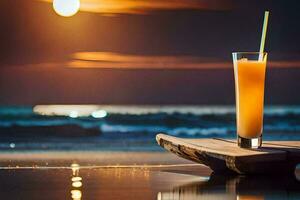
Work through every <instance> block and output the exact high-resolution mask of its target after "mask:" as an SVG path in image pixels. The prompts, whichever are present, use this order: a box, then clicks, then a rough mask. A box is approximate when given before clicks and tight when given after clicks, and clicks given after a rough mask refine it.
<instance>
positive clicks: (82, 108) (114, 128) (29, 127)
mask: <svg viewBox="0 0 300 200" xmlns="http://www.w3.org/2000/svg"><path fill="white" fill-rule="evenodd" d="M157 133H167V134H170V135H174V136H179V137H187V138H212V137H221V138H235V137H236V125H235V108H234V106H185V105H180V106H172V105H169V106H120V105H119V106H118V105H44V106H43V105H40V106H33V107H4V106H2V107H0V139H1V140H0V149H4V150H24V149H25V150H62V149H63V150H95V149H96V150H129V151H131V150H133V151H139V150H150V151H152V150H159V147H158V146H157V145H156V142H155V135H156V134H157ZM263 138H264V139H265V140H299V139H300V106H266V107H265V113H264V131H263Z"/></svg>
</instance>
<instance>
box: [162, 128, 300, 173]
mask: <svg viewBox="0 0 300 200" xmlns="http://www.w3.org/2000/svg"><path fill="white" fill-rule="evenodd" d="M156 140H157V142H158V144H159V145H160V146H162V147H163V148H165V149H166V150H168V151H170V152H172V153H175V154H176V155H178V156H180V157H183V158H185V159H188V160H192V161H194V162H198V163H202V164H205V165H207V166H208V167H210V168H211V169H212V170H214V171H215V172H235V173H239V174H251V173H276V172H280V173H292V172H293V171H294V169H295V167H296V165H297V164H298V163H300V141H266V142H264V143H263V145H262V147H261V148H259V149H242V148H239V147H238V146H237V144H236V142H235V141H233V140H225V139H217V138H214V139H184V138H177V137H173V136H169V135H165V134H158V135H157V136H156Z"/></svg>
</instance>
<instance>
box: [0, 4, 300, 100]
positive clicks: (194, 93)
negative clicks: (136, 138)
mask: <svg viewBox="0 0 300 200" xmlns="http://www.w3.org/2000/svg"><path fill="white" fill-rule="evenodd" d="M0 7H1V8H2V11H1V12H0V25H1V32H0V40H1V46H0V94H1V96H0V104H4V105H8V104H13V105H14V104H18V105H22V104H26V105H27V104H28V105H33V104H52V103H63V104H69V103H85V104H87V103H107V104H110V103H112V104H234V82H233V72H232V61H231V59H232V58H231V52H233V51H258V49H259V44H260V37H261V29H262V22H263V12H264V10H269V11H270V19H269V27H268V33H267V41H266V51H267V52H269V56H268V60H269V62H268V68H269V69H268V73H267V86H266V89H267V90H266V94H268V96H266V102H267V103H269V104H298V103H299V102H300V95H299V94H298V89H297V88H299V87H300V83H299V81H298V79H299V78H300V69H299V67H300V47H299V44H300V37H299V35H300V26H299V21H298V20H299V18H300V13H299V8H300V3H299V2H298V1H296V0H288V1H284V0H276V1H275V0H272V1H271V0H264V1H259V0H239V1H236V0H184V1H183V0H151V1H150V0H106V1H105V0H82V1H81V8H80V11H79V12H78V13H77V14H75V15H74V16H72V17H68V18H66V17H62V16H59V15H58V14H56V13H55V12H54V10H53V7H52V1H51V0H18V1H11V0H1V2H0ZM279 79H280V80H279ZM45 91H47V92H45Z"/></svg>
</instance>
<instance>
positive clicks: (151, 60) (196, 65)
mask: <svg viewBox="0 0 300 200" xmlns="http://www.w3.org/2000/svg"><path fill="white" fill-rule="evenodd" d="M72 58H73V60H72V61H70V62H69V63H68V66H69V67H72V68H110V69H112V68H115V69H205V68H226V67H227V66H228V65H230V63H226V62H218V61H217V60H216V59H213V58H202V57H197V56H185V55H167V56H149V55H130V54H119V53H111V52H78V53H75V54H73V55H72Z"/></svg>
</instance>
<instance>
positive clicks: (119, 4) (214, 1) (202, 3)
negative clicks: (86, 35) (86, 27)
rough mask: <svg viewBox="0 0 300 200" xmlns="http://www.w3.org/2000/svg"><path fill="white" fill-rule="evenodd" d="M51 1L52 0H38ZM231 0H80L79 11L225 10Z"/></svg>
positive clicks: (136, 12)
mask: <svg viewBox="0 0 300 200" xmlns="http://www.w3.org/2000/svg"><path fill="white" fill-rule="evenodd" d="M39 1H43V2H48V3H52V1H53V0H39ZM231 1H232V0H81V5H80V11H85V12H93V13H101V14H107V15H115V14H149V13H151V12H154V11H161V10H227V9H229V8H230V7H231V3H230V2H231Z"/></svg>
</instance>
